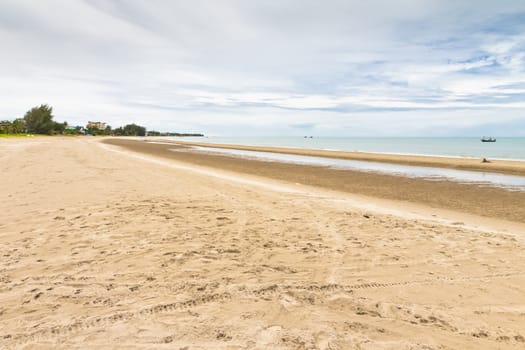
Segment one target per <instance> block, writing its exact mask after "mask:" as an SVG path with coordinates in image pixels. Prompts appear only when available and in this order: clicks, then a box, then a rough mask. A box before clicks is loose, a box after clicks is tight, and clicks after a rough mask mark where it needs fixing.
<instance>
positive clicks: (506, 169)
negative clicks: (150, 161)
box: [140, 137, 525, 176]
mask: <svg viewBox="0 0 525 350" xmlns="http://www.w3.org/2000/svg"><path fill="white" fill-rule="evenodd" d="M140 139H142V140H146V141H149V140H151V141H162V142H166V143H173V144H181V145H187V146H198V147H208V148H223V149H234V150H244V151H257V152H271V153H282V154H292V155H302V156H315V157H325V158H335V159H346V160H360V161H370V162H380V163H391V164H402V165H415V166H428V167H438V168H448V169H458V170H472V171H480V172H494V173H502V174H509V175H522V176H525V161H521V160H504V159H492V158H491V159H488V160H489V163H482V159H478V158H467V157H451V156H429V155H408V154H396V153H375V152H351V151H340V150H328V149H303V148H292V147H270V146H250V145H232V144H221V143H206V142H194V141H186V140H173V139H170V140H166V139H161V138H155V137H144V138H140Z"/></svg>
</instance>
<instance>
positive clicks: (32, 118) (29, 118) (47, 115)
mask: <svg viewBox="0 0 525 350" xmlns="http://www.w3.org/2000/svg"><path fill="white" fill-rule="evenodd" d="M53 118H54V116H53V108H52V107H50V106H48V105H46V104H43V105H40V106H38V107H33V108H31V109H30V110H29V111H27V112H26V114H25V115H24V117H23V118H16V119H14V120H12V121H9V120H2V121H0V136H1V137H16V136H17V135H27V134H36V135H94V136H99V135H107V136H110V135H111V136H204V135H203V134H184V133H172V132H159V131H149V132H148V131H147V130H146V128H145V127H144V126H140V125H137V124H134V123H132V124H127V125H125V126H121V127H118V128H116V129H112V128H111V126H109V125H107V126H103V127H98V126H97V125H96V124H105V123H91V122H89V123H88V125H87V126H86V127H83V126H70V125H69V124H68V123H67V122H66V121H64V122H63V123H59V122H56V121H54V120H53ZM93 124H95V125H93Z"/></svg>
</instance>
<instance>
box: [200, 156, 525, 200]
mask: <svg viewBox="0 0 525 350" xmlns="http://www.w3.org/2000/svg"><path fill="white" fill-rule="evenodd" d="M192 148H193V149H194V150H196V151H199V152H212V153H220V154H224V155H230V156H237V157H244V158H253V159H259V160H266V161H274V162H283V163H294V164H304V165H317V166H325V167H330V168H337V169H349V170H358V171H364V172H375V173H382V174H389V175H397V176H405V177H410V178H423V179H426V180H450V181H455V182H459V183H469V184H478V185H485V186H494V187H501V188H505V189H508V190H513V191H525V176H515V175H505V174H498V173H488V172H479V171H467V170H456V169H446V168H436V167H423V166H413V165H399V164H391V163H380V162H368V161H359V160H348V159H336V158H324V157H315V156H302V155H294V154H281V153H271V152H258V151H245V150H235V149H222V148H213V147H192Z"/></svg>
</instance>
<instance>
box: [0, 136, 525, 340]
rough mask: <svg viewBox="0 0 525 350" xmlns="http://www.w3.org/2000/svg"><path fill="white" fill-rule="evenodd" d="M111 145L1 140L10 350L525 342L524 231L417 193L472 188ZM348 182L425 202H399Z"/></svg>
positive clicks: (493, 215) (0, 269)
mask: <svg viewBox="0 0 525 350" xmlns="http://www.w3.org/2000/svg"><path fill="white" fill-rule="evenodd" d="M109 140H111V139H100V138H82V137H78V138H73V137H72V138H60V137H56V138H55V137H53V138H46V139H27V140H26V139H19V140H15V139H13V140H10V141H6V142H0V164H2V171H1V172H0V181H1V182H2V183H5V184H9V186H5V188H4V189H3V195H4V196H5V198H6V199H7V200H5V201H1V202H0V213H2V215H3V216H2V220H0V238H1V239H2V254H3V255H2V259H1V261H0V281H1V286H0V299H1V300H2V305H1V309H0V312H1V315H2V327H1V329H0V347H2V348H5V349H20V348H50V349H51V348H53V349H85V348H100V347H104V348H115V347H122V346H124V347H136V348H141V349H158V348H159V347H168V348H176V349H180V348H190V349H209V348H220V349H252V348H259V349H268V348H278V349H297V348H312V349H314V348H315V349H349V348H374V349H381V348H385V347H387V348H396V349H405V348H406V349H408V348H427V349H440V348H452V349H467V350H470V349H472V350H475V349H488V348H498V349H521V348H522V347H523V344H524V343H525V333H524V331H523V329H525V320H524V319H523V317H522V315H523V293H524V292H525V290H524V286H525V273H524V272H523V271H522V269H521V268H520V267H521V266H523V265H524V264H525V253H524V252H525V224H524V223H523V221H521V222H520V223H518V222H516V221H514V222H510V221H505V220H504V217H500V215H499V214H498V212H497V211H495V212H487V213H486V214H487V215H485V217H484V218H480V217H479V216H475V215H472V216H469V215H467V214H465V213H464V212H462V211H461V210H457V211H455V210H456V209H454V203H451V205H448V206H447V205H445V206H446V207H447V208H448V210H449V212H446V213H445V211H444V210H441V209H437V208H436V207H429V206H423V205H419V204H418V201H416V200H415V199H416V197H417V196H416V197H414V195H415V194H416V193H418V191H422V190H425V191H427V192H426V196H427V197H439V196H440V195H443V194H448V195H452V198H456V199H458V200H460V199H468V198H470V197H469V195H468V193H469V191H471V190H470V188H471V187H470V186H463V187H461V188H460V187H448V186H449V185H451V184H447V183H436V184H427V185H428V187H420V186H423V185H422V184H424V183H425V182H422V181H416V182H407V183H405V182H404V180H400V179H399V178H391V179H389V178H388V177H377V178H375V177H370V176H368V179H365V178H362V177H359V176H356V175H355V174H354V175H352V174H349V172H345V173H344V176H343V177H339V175H337V174H335V173H328V174H327V173H325V172H321V171H320V170H319V169H317V168H315V167H288V166H284V167H279V168H274V167H272V166H271V165H270V164H267V163H264V162H247V161H246V160H242V159H241V160H240V161H236V160H234V159H232V157H226V158H221V157H218V156H212V155H206V157H201V156H196V155H195V154H194V153H191V152H186V150H185V149H184V147H183V146H177V147H180V148H179V150H178V151H175V152H174V151H166V150H165V151H162V149H163V148H164V149H165V148H168V147H166V145H162V144H157V145H155V144H150V145H148V144H146V143H144V142H137V141H132V140H127V139H126V140H118V139H116V140H117V141H126V143H129V145H128V147H124V146H123V145H121V146H117V145H115V144H110V143H109V144H108V143H107V141H109ZM113 140H115V139H113ZM130 145H135V146H134V147H130ZM173 147H174V146H169V148H173ZM135 148H136V149H135ZM173 155H176V156H177V157H173ZM246 169H251V173H248V172H247V170H246ZM271 174H274V175H275V174H281V175H280V178H276V177H271V176H269V175H271ZM314 175H315V176H314ZM310 176H314V177H313V178H312V177H310ZM314 179H315V180H316V181H319V183H318V185H316V183H315V181H313V180H314ZM296 180H301V181H303V182H302V183H300V184H297V182H298V181H296ZM323 181H329V182H330V183H331V184H332V185H333V188H330V187H329V186H328V185H329V184H328V185H327V183H326V182H323ZM353 181H357V183H355V184H352V182H353ZM382 182H384V183H383V184H381V183H382ZM345 184H346V185H345ZM427 185H424V186H427ZM341 186H343V187H341ZM344 186H357V187H355V188H357V189H359V188H361V189H363V188H365V189H367V191H371V192H370V194H373V191H378V192H384V191H386V190H387V189H388V188H390V190H391V191H393V192H396V191H397V192H396V193H397V195H403V194H404V195H405V196H407V197H406V198H405V199H404V200H392V201H386V200H385V201H383V200H380V198H379V199H378V198H376V197H367V196H362V195H359V194H355V193H353V192H352V191H353V189H354V187H346V190H348V192H345V191H342V190H345V187H344ZM367 186H368V187H367ZM456 190H458V191H463V192H459V193H455V192H446V191H456ZM421 193H422V194H424V193H425V192H421ZM476 193H477V195H478V196H479V194H480V193H483V194H484V195H487V192H483V191H482V192H479V190H478V191H475V190H474V189H472V192H471V194H470V195H472V194H476ZM492 193H493V195H494V196H495V200H496V201H499V200H500V199H504V197H499V196H506V195H505V194H503V192H501V193H500V192H492ZM379 194H380V193H379ZM507 195H509V196H511V197H509V198H517V197H515V196H516V195H517V194H516V193H510V194H507ZM379 197H380V196H379ZM477 198H478V200H479V197H477ZM498 198H499V199H498ZM519 198H521V197H519ZM472 200H473V198H472ZM447 203H448V202H447ZM466 203H467V202H465V204H466ZM469 203H470V204H469V205H472V202H469ZM444 204H446V203H444ZM481 204H482V203H481ZM506 208H507V209H508V210H509V211H511V210H512V203H510V204H509V206H508V207H506ZM452 214H453V215H452ZM489 214H490V215H489ZM504 224H505V225H506V224H508V225H506V226H505V225H504Z"/></svg>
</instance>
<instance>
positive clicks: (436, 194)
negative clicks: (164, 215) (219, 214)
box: [103, 138, 525, 222]
mask: <svg viewBox="0 0 525 350" xmlns="http://www.w3.org/2000/svg"><path fill="white" fill-rule="evenodd" d="M103 142H104V143H108V144H111V145H116V146H120V147H124V148H125V149H128V150H130V151H133V152H138V153H143V154H147V155H153V156H156V157H162V158H167V159H171V160H175V161H182V162H186V163H188V164H194V165H199V166H206V167H209V168H213V169H222V170H226V171H231V172H234V173H241V174H248V175H255V176H260V177H264V178H269V179H274V180H279V181H287V182H290V183H294V184H300V185H308V186H314V187H321V188H326V189H329V190H335V191H341V192H346V193H352V194H359V195H365V196H370V197H377V198H383V199H388V200H396V201H405V202H416V203H421V204H424V205H428V206H430V207H434V208H447V209H451V210H457V211H460V212H464V213H468V214H474V215H479V216H484V217H493V218H501V219H506V220H511V221H515V222H525V207H524V206H523V203H525V192H511V191H508V190H505V189H501V188H497V187H485V186H479V185H476V184H462V183H456V182H452V181H446V180H435V181H430V180H423V179H417V178H408V177H402V176H395V175H387V174H378V173H370V172H361V171H353V170H346V169H345V170H342V169H331V168H326V167H322V166H314V165H301V164H293V163H279V162H271V161H264V160H255V159H246V158H241V157H233V156H228V155H221V154H214V153H201V152H192V151H191V150H190V149H188V146H189V145H188V144H183V145H182V144H178V145H177V144H175V143H165V142H161V143H152V142H144V141H141V140H130V139H123V138H120V139H118V138H113V139H106V140H104V141H103Z"/></svg>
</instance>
